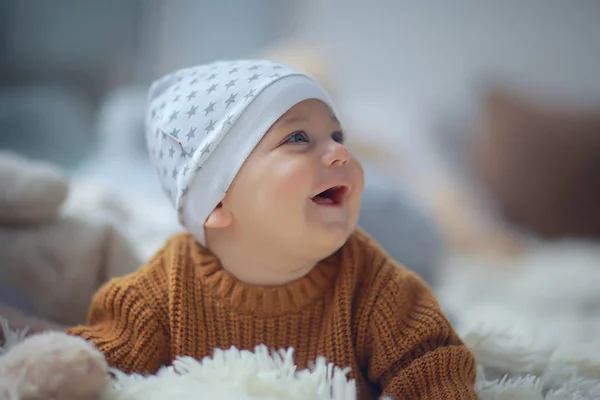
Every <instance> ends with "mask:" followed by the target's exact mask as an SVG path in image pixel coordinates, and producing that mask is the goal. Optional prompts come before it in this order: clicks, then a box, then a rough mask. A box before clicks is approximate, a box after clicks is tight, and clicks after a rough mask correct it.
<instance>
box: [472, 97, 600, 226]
mask: <svg viewBox="0 0 600 400" xmlns="http://www.w3.org/2000/svg"><path fill="white" fill-rule="evenodd" d="M482 128H483V129H482V132H481V134H482V135H481V137H480V139H481V140H479V141H478V142H477V144H476V164H477V167H478V172H479V176H480V178H481V179H482V181H483V183H484V185H485V186H486V188H487V189H488V190H489V192H490V194H491V195H492V197H493V199H494V200H495V201H497V204H498V206H499V208H500V211H501V213H502V214H503V215H504V216H505V217H506V218H507V219H508V220H509V221H512V222H513V223H515V224H517V225H518V226H520V227H522V228H525V229H526V230H529V231H532V232H534V233H536V234H539V235H541V236H544V237H560V236H586V237H600V110H597V111H592V110H583V109H577V108H575V107H572V108H567V107H561V106H557V105H554V106H550V105H542V104H540V102H536V101H527V100H525V99H524V98H522V97H520V96H519V95H516V94H514V93H511V92H509V91H505V90H502V89H498V88H495V89H493V90H490V91H489V92H488V96H487V97H486V99H485V103H484V120H483V127H482Z"/></svg>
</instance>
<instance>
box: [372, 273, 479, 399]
mask: <svg viewBox="0 0 600 400" xmlns="http://www.w3.org/2000/svg"><path fill="white" fill-rule="evenodd" d="M388 266H389V265H388ZM384 270H385V271H386V273H384V274H382V275H383V276H380V277H378V279H377V280H378V281H379V282H380V285H381V286H379V285H376V286H379V287H380V288H381V290H380V291H379V293H378V294H377V298H376V300H375V301H374V302H373V308H372V313H371V316H370V322H369V324H368V331H369V333H368V335H367V342H368V343H369V348H370V351H368V353H369V356H368V362H369V366H368V374H369V380H370V381H371V382H373V383H374V384H376V385H377V386H379V387H380V388H381V389H382V396H383V397H390V398H392V399H420V400H443V399H457V400H471V399H477V398H478V397H477V394H476V392H475V377H476V363H475V358H474V356H473V354H472V353H471V351H470V350H469V349H468V348H467V347H466V346H464V344H463V343H462V342H461V340H460V338H459V337H458V335H457V333H456V332H455V331H454V329H453V327H452V326H451V324H450V322H449V321H448V320H447V319H446V317H445V316H444V314H443V312H442V310H441V308H440V306H439V304H438V302H437V299H436V298H435V297H434V295H433V293H432V292H431V290H430V289H429V288H428V287H427V286H426V285H425V283H424V282H423V281H422V280H421V279H420V278H418V277H417V276H416V275H414V274H413V273H412V272H410V271H407V270H405V269H403V268H401V267H399V266H397V265H391V266H390V268H384Z"/></svg>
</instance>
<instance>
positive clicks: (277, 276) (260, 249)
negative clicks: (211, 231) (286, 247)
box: [209, 238, 318, 286]
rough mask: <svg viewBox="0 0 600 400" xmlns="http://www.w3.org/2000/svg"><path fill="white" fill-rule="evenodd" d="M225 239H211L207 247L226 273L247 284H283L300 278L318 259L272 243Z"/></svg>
mask: <svg viewBox="0 0 600 400" xmlns="http://www.w3.org/2000/svg"><path fill="white" fill-rule="evenodd" d="M224 239H225V238H213V240H211V241H210V243H209V247H210V250H211V251H212V252H213V253H214V254H215V255H216V256H217V257H218V258H219V260H220V262H221V265H222V266H223V268H224V269H225V270H226V271H227V272H229V273H230V274H231V275H233V276H234V277H235V278H236V279H237V280H239V281H241V282H243V283H246V284H248V285H254V286H282V285H285V284H287V283H290V282H293V281H295V280H297V279H300V278H302V277H303V276H305V275H306V274H308V273H309V272H310V271H311V270H312V269H313V268H314V267H315V265H316V264H317V262H318V260H307V259H300V257H298V256H296V255H293V254H289V253H286V252H283V251H281V249H274V248H273V246H268V245H263V246H260V245H257V244H256V243H250V242H249V241H247V240H243V241H238V240H235V239H231V238H228V239H226V240H224Z"/></svg>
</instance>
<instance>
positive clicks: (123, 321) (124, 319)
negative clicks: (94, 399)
mask: <svg viewBox="0 0 600 400" xmlns="http://www.w3.org/2000/svg"><path fill="white" fill-rule="evenodd" d="M144 269H146V267H144V268H142V271H138V272H137V273H135V274H132V275H131V276H126V277H124V278H117V279H113V280H111V281H109V282H108V283H106V284H105V285H104V286H102V287H101V288H100V290H99V291H98V292H97V293H96V295H95V296H94V298H93V300H92V304H91V307H90V310H89V314H88V324H87V325H85V326H76V327H72V328H70V329H68V330H67V333H68V334H71V335H77V336H80V337H82V338H84V339H86V340H88V341H90V342H91V343H92V344H94V345H95V346H96V347H97V348H98V349H99V350H100V351H101V352H102V353H103V354H104V356H105V357H106V360H107V362H108V364H109V365H110V366H111V367H115V368H118V369H120V370H122V371H124V372H127V373H143V374H146V373H154V372H156V371H157V370H158V368H160V366H161V365H163V364H166V363H168V341H167V336H168V333H167V330H166V327H165V326H164V324H163V323H162V321H161V318H160V317H159V315H157V314H158V313H157V311H156V309H155V307H154V305H153V304H152V303H151V302H152V301H153V300H154V301H157V299H156V296H154V297H152V294H151V293H147V292H148V290H146V289H144V288H146V287H147V286H148V285H146V284H141V283H143V281H144V279H143V278H140V277H139V275H140V274H144V273H145V272H144V271H143V270H144ZM144 278H147V277H144ZM156 286H158V285H156Z"/></svg>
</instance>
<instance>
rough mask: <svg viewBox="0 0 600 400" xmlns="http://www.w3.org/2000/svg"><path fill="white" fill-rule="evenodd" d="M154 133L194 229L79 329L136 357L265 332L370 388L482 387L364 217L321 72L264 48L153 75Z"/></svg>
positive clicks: (420, 287) (109, 353)
mask: <svg viewBox="0 0 600 400" xmlns="http://www.w3.org/2000/svg"><path fill="white" fill-rule="evenodd" d="M146 138H147V143H148V151H149V153H150V157H151V160H152V163H153V164H154V166H155V167H156V171H157V173H158V176H159V179H160V182H161V184H162V187H163V189H164V191H165V192H166V194H167V196H168V197H169V198H170V200H171V201H172V203H173V205H174V207H175V209H176V210H177V213H178V217H179V221H180V222H181V224H182V225H183V226H184V227H185V228H186V232H185V233H181V234H178V235H176V236H174V237H172V238H171V239H169V240H168V241H167V243H166V244H165V245H164V246H163V248H162V249H160V250H159V251H158V253H156V254H155V255H154V256H153V257H152V258H151V259H150V261H149V262H148V263H147V264H146V265H144V266H143V267H142V268H140V269H139V270H138V271H137V272H135V273H133V274H131V275H128V276H125V277H122V278H118V279H113V280H112V281H110V282H108V283H106V284H105V285H104V286H103V287H102V288H101V289H100V290H99V291H98V293H97V294H96V296H95V297H94V299H93V302H92V306H91V309H90V312H89V322H88V325H86V326H77V327H73V328H71V329H69V330H68V332H69V333H70V334H73V335H78V336H81V337H83V338H84V339H87V340H89V341H91V342H92V343H93V344H94V345H95V346H96V347H97V348H98V349H99V350H100V351H101V352H102V353H104V355H105V356H106V359H107V361H108V362H109V364H110V365H112V366H114V367H117V368H119V369H121V370H123V371H125V372H129V373H132V372H137V373H152V372H155V371H157V370H158V369H159V367H161V366H162V365H166V364H170V363H171V361H172V360H173V359H174V358H175V357H176V356H184V355H187V356H192V357H195V358H203V357H205V356H210V355H212V353H213V350H214V349H216V348H222V349H227V348H229V347H231V346H236V347H238V348H240V349H250V350H252V349H253V348H254V347H255V346H256V345H258V344H266V345H267V346H269V347H270V348H272V349H281V348H289V347H293V348H294V353H295V355H296V362H297V364H298V366H299V368H304V367H309V366H310V365H311V362H312V361H313V360H315V359H316V357H317V356H326V357H327V360H328V361H329V362H333V363H335V364H337V365H338V366H340V367H350V368H351V374H350V376H351V378H353V379H355V380H356V383H357V388H358V390H359V397H360V398H362V399H372V398H376V397H378V396H381V395H387V396H391V397H393V398H396V399H405V398H411V399H476V398H477V395H476V394H475V390H474V382H475V360H474V357H473V355H472V353H471V352H470V351H469V350H468V349H467V348H466V347H465V346H464V345H463V343H462V342H461V340H460V339H459V337H458V336H457V334H456V332H455V331H454V330H453V328H452V326H451V325H450V323H449V322H448V320H447V319H446V317H445V316H444V314H443V313H442V311H441V309H440V306H439V304H438V302H437V300H436V298H435V297H434V295H433V294H432V292H431V291H430V289H429V288H428V287H427V286H426V285H425V283H424V282H423V281H422V280H421V279H420V278H419V277H417V276H416V275H415V274H414V273H412V272H410V271H408V270H407V269H405V268H404V267H402V266H400V265H398V264H397V263H396V262H395V261H394V260H392V259H391V258H390V257H389V256H388V255H387V254H386V253H385V252H384V251H383V250H382V249H381V248H380V247H379V246H378V245H377V244H376V243H374V241H373V240H372V239H371V238H370V237H369V236H367V235H366V234H365V233H363V232H362V231H360V230H358V229H357V228H356V224H357V220H358V211H359V207H360V202H361V195H362V189H363V171H362V168H361V165H360V164H359V163H358V162H357V160H356V159H354V158H353V157H352V155H351V154H349V152H348V149H347V148H346V147H345V146H344V132H343V129H342V126H341V125H340V121H339V120H338V118H337V116H336V112H335V108H334V106H333V104H332V102H331V100H330V98H329V97H328V95H327V94H326V93H325V92H324V90H323V89H322V88H321V87H320V86H319V85H318V84H317V83H316V82H315V80H314V79H313V78H311V77H310V76H307V75H306V74H303V73H300V72H298V71H295V70H293V69H291V68H289V67H287V66H284V65H280V64H276V63H272V62H269V61H260V60H242V61H234V62H215V63H212V64H209V65H202V66H197V67H193V68H187V69H182V70H180V71H177V72H175V73H173V74H170V75H168V76H166V77H164V78H162V79H161V80H159V81H157V82H155V83H154V84H153V85H152V87H151V88H150V92H149V105H148V111H147V120H146ZM148 218H152V216H151V215H149V216H148Z"/></svg>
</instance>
